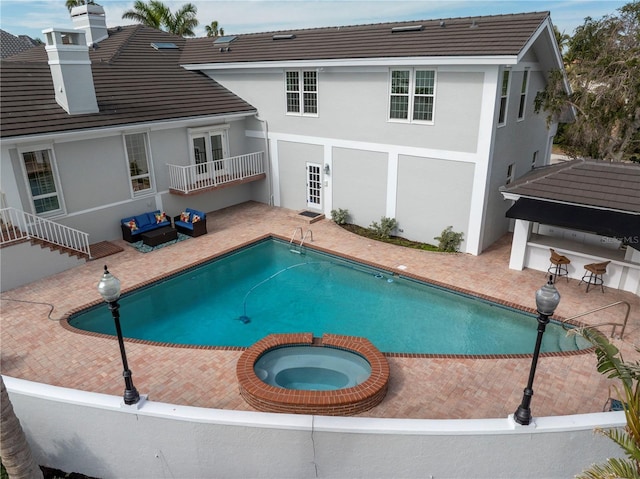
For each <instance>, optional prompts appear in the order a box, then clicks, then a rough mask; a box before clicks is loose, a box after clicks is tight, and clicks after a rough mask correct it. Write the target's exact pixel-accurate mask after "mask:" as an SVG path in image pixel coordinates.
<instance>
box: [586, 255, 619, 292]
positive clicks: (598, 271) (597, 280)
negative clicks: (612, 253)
mask: <svg viewBox="0 0 640 479" xmlns="http://www.w3.org/2000/svg"><path fill="white" fill-rule="evenodd" d="M609 263H611V261H605V262H603V263H591V264H585V265H584V269H585V273H584V276H582V279H581V280H580V283H579V284H578V286H580V284H582V283H587V291H586V292H587V293H588V292H589V287H590V286H591V285H594V286H600V288H601V289H602V292H603V293H604V279H603V276H604V274H605V273H606V272H607V265H608V264H609Z"/></svg>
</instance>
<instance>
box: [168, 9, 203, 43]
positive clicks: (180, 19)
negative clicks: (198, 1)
mask: <svg viewBox="0 0 640 479" xmlns="http://www.w3.org/2000/svg"><path fill="white" fill-rule="evenodd" d="M196 13H198V9H197V8H196V6H195V5H194V4H193V3H185V4H184V5H182V7H180V9H179V10H178V11H177V12H176V13H175V14H171V12H169V16H168V17H167V24H166V25H165V26H166V27H167V31H169V32H171V33H173V34H174V35H180V36H181V37H194V36H195V35H196V34H195V33H194V32H193V29H194V28H195V27H197V26H198V23H199V22H198V19H197V18H196Z"/></svg>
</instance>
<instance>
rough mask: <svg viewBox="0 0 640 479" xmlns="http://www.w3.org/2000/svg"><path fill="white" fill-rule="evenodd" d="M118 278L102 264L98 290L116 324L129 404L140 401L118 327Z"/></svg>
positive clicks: (126, 399) (125, 397) (126, 400)
mask: <svg viewBox="0 0 640 479" xmlns="http://www.w3.org/2000/svg"><path fill="white" fill-rule="evenodd" d="M120 291H121V289H120V280H119V279H118V278H116V277H115V276H113V275H112V274H111V273H109V270H108V269H107V265H105V266H104V273H103V274H102V278H100V282H99V283H98V292H99V293H100V296H102V298H103V299H104V300H105V302H106V303H107V304H108V305H109V310H110V311H111V315H112V316H113V321H114V323H115V326H116V334H117V336H118V345H119V346H120V356H121V357H122V367H123V369H124V371H123V372H122V376H123V377H124V385H125V388H124V403H125V404H128V405H131V404H137V403H138V401H140V394H138V390H137V389H136V387H135V386H134V385H133V378H132V377H131V370H130V369H129V365H128V363H127V353H126V351H125V349H124V339H123V338H122V329H121V328H120V305H119V304H118V299H119V298H120Z"/></svg>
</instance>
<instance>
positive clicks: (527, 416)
mask: <svg viewBox="0 0 640 479" xmlns="http://www.w3.org/2000/svg"><path fill="white" fill-rule="evenodd" d="M559 303H560V293H558V290H557V289H556V287H555V286H554V285H553V276H549V282H548V283H547V284H545V285H544V286H543V287H542V288H540V289H539V290H538V291H536V308H537V309H538V338H537V339H536V347H535V349H534V350H533V359H532V360H531V370H530V371H529V382H528V383H527V387H526V388H525V389H524V395H523V396H522V403H520V406H518V409H517V410H516V412H515V413H514V415H513V417H514V419H515V421H516V422H517V423H518V424H522V425H523V426H526V425H528V424H529V423H531V407H530V405H531V396H533V377H534V376H535V374H536V366H537V364H538V355H539V354H540V345H541V344H542V335H543V334H544V330H545V328H546V327H547V324H549V316H553V312H554V311H555V310H556V308H557V307H558V304H559Z"/></svg>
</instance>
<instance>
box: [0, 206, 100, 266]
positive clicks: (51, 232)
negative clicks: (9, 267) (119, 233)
mask: <svg viewBox="0 0 640 479" xmlns="http://www.w3.org/2000/svg"><path fill="white" fill-rule="evenodd" d="M24 240H38V241H41V242H44V243H50V244H52V245H55V246H58V247H61V248H65V249H67V250H72V251H75V252H77V253H80V254H82V255H86V256H87V257H89V258H90V257H91V251H90V249H89V234H88V233H83V232H82V231H79V230H76V229H73V228H69V227H68V226H64V225H61V224H59V223H56V222H55V221H51V220H48V219H46V218H41V217H39V216H36V215H33V214H31V213H26V212H24V211H21V210H18V209H15V208H2V209H0V245H6V244H11V243H16V242H19V241H24Z"/></svg>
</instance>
